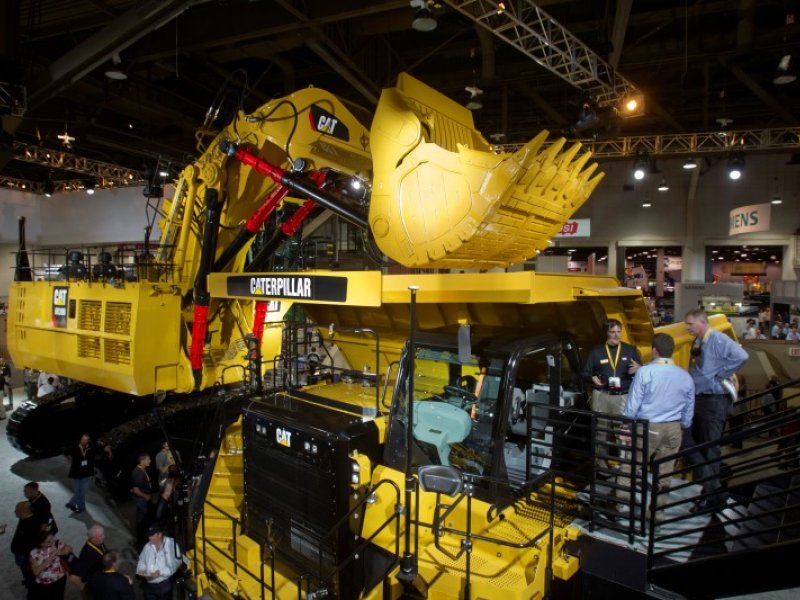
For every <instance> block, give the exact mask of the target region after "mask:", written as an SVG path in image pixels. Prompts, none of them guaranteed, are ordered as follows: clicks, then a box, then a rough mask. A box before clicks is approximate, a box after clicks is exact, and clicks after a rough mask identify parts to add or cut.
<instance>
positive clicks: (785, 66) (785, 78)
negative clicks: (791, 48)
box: [772, 54, 797, 85]
mask: <svg viewBox="0 0 800 600" xmlns="http://www.w3.org/2000/svg"><path fill="white" fill-rule="evenodd" d="M795 79H797V73H795V70H794V68H793V66H792V55H791V54H784V55H783V56H782V57H781V59H780V61H778V68H777V70H776V71H775V77H773V78H772V83H774V84H775V85H786V84H787V83H792V82H793V81H794V80H795Z"/></svg>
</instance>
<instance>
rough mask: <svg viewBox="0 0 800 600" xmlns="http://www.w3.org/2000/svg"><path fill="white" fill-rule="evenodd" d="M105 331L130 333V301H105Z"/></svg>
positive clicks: (121, 333) (122, 333)
mask: <svg viewBox="0 0 800 600" xmlns="http://www.w3.org/2000/svg"><path fill="white" fill-rule="evenodd" d="M105 332H106V333H118V334H120V335H130V334H131V303H130V302H106V321H105Z"/></svg>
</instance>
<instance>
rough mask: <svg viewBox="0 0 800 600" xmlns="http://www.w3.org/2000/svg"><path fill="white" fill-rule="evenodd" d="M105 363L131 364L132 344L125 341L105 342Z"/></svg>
mask: <svg viewBox="0 0 800 600" xmlns="http://www.w3.org/2000/svg"><path fill="white" fill-rule="evenodd" d="M104 343H105V349H106V352H105V362H107V363H109V364H115V365H129V364H131V343H130V342H128V341H124V340H105V341H104Z"/></svg>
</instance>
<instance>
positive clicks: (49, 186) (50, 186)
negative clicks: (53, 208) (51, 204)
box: [43, 179, 56, 198]
mask: <svg viewBox="0 0 800 600" xmlns="http://www.w3.org/2000/svg"><path fill="white" fill-rule="evenodd" d="M43 189H44V195H45V196H47V197H48V198H50V197H52V196H53V194H55V193H56V184H55V183H53V180H52V179H48V180H47V181H45V182H44V188H43Z"/></svg>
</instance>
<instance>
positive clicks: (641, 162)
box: [633, 158, 648, 181]
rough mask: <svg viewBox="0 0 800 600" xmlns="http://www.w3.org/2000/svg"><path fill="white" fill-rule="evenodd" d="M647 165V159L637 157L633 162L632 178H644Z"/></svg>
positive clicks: (638, 179)
mask: <svg viewBox="0 0 800 600" xmlns="http://www.w3.org/2000/svg"><path fill="white" fill-rule="evenodd" d="M647 167H648V164H647V159H644V158H637V159H636V161H635V162H634V163H633V178H634V179H636V180H637V181H640V180H642V179H644V176H645V173H647Z"/></svg>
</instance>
